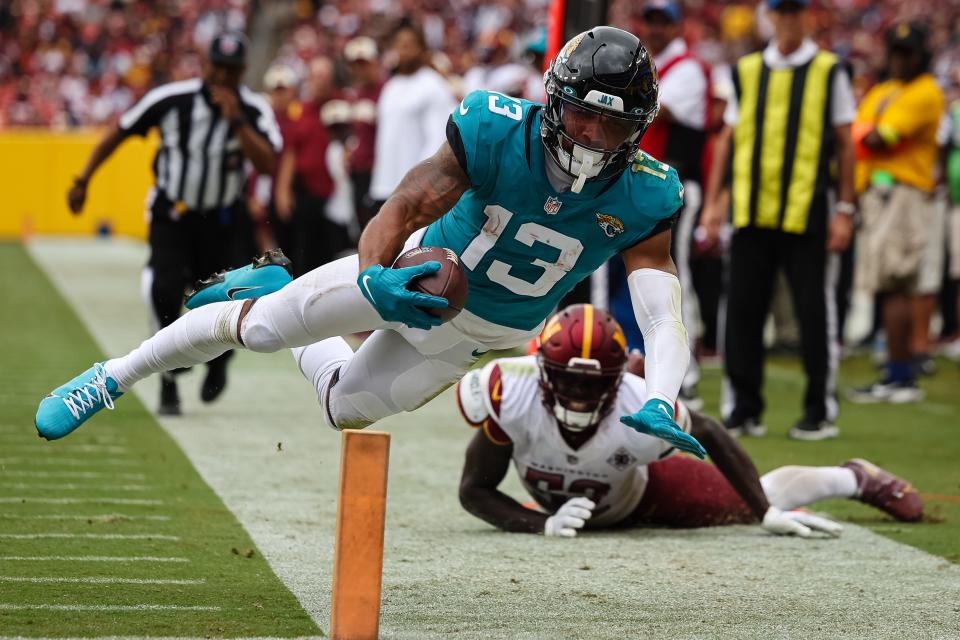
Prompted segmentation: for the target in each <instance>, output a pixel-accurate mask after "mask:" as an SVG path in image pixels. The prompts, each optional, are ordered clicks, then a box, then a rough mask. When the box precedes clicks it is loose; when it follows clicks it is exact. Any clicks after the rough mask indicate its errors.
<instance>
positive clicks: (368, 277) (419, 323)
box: [357, 260, 449, 329]
mask: <svg viewBox="0 0 960 640" xmlns="http://www.w3.org/2000/svg"><path fill="white" fill-rule="evenodd" d="M439 270H440V263H439V262H437V261H435V260H431V261H430V262H424V263H423V264H418V265H417V266H415V267H402V268H400V269H391V268H387V267H384V266H383V265H380V264H375V265H372V266H369V267H367V268H366V269H364V270H363V271H361V272H360V277H358V278H357V284H358V285H360V291H362V292H363V297H365V298H366V299H367V302H369V303H370V304H372V305H373V308H374V309H376V310H377V313H379V314H380V317H381V318H383V319H384V320H386V321H387V322H402V323H403V324H405V325H407V326H408V327H413V328H414V329H429V328H430V327H436V326H439V325H440V318H438V317H437V316H435V315H432V314H430V313H427V312H426V311H424V309H441V308H443V307H446V306H447V305H448V304H449V303H448V302H447V300H446V298H439V297H437V296H430V295H427V294H425V293H420V292H419V291H411V290H410V289H407V285H408V284H410V282H411V281H412V280H414V279H415V278H419V277H420V276H425V275H430V274H431V273H436V272H437V271H439Z"/></svg>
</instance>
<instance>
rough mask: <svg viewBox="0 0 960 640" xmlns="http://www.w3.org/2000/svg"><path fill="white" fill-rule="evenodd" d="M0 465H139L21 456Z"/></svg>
mask: <svg viewBox="0 0 960 640" xmlns="http://www.w3.org/2000/svg"><path fill="white" fill-rule="evenodd" d="M0 464H28V465H30V466H33V465H37V464H49V465H58V466H68V467H82V466H93V467H100V466H103V465H108V466H110V465H113V466H118V467H119V466H135V465H138V464H140V461H138V460H120V459H117V458H106V459H103V460H98V459H96V458H59V457H50V458H25V457H22V456H17V457H13V458H0Z"/></svg>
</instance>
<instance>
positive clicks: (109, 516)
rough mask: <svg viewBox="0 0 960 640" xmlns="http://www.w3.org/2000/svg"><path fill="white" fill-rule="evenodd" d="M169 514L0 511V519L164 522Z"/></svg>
mask: <svg viewBox="0 0 960 640" xmlns="http://www.w3.org/2000/svg"><path fill="white" fill-rule="evenodd" d="M170 519H171V518H170V516H149V515H148V516H131V515H127V514H123V513H101V514H97V515H94V516H83V515H67V514H63V513H41V514H36V515H30V514H19V513H0V520H93V521H94V522H98V521H106V520H154V521H158V522H166V521H168V520H170Z"/></svg>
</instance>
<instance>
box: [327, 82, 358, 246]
mask: <svg viewBox="0 0 960 640" xmlns="http://www.w3.org/2000/svg"><path fill="white" fill-rule="evenodd" d="M320 121H321V122H323V126H325V127H326V128H327V134H328V135H329V136H330V144H329V145H328V146H327V170H328V171H329V172H330V178H331V179H332V180H333V193H332V194H331V195H330V198H329V199H328V200H327V208H326V210H325V212H324V213H325V214H326V216H327V220H329V221H330V223H331V224H333V225H335V226H336V227H337V228H338V229H337V234H338V237H340V238H349V240H350V242H349V243H344V244H343V245H342V246H341V247H339V249H337V252H338V253H342V252H344V251H346V250H347V249H350V248H352V247H356V241H357V240H358V239H359V237H360V229H359V225H358V224H357V214H356V209H355V208H354V199H353V183H352V182H351V180H350V172H349V166H348V160H347V145H348V144H349V141H350V139H351V138H352V136H353V133H352V130H353V110H352V109H351V107H350V103H349V102H348V101H346V100H329V101H327V103H326V104H325V105H323V109H321V110H320Z"/></svg>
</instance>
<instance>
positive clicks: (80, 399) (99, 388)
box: [34, 362, 123, 440]
mask: <svg viewBox="0 0 960 640" xmlns="http://www.w3.org/2000/svg"><path fill="white" fill-rule="evenodd" d="M122 395H123V392H122V391H118V390H117V381H116V380H114V379H113V378H111V377H109V376H107V372H106V371H105V370H104V368H103V364H102V363H100V362H97V363H96V364H94V365H93V366H92V367H90V368H89V369H87V370H86V371H84V372H83V373H81V374H80V375H78V376H77V377H76V378H74V379H73V380H71V381H70V382H68V383H67V384H65V385H63V386H61V387H57V388H56V389H54V390H53V392H52V393H51V394H50V395H48V396H47V397H46V398H44V399H43V400H41V401H40V406H39V407H38V408H37V417H36V418H35V419H34V424H35V425H36V427H37V433H39V434H40V437H41V438H46V439H47V440H56V439H58V438H62V437H64V436H66V435H69V434H70V433H73V431H75V430H76V429H77V428H78V427H79V426H80V425H82V424H83V423H84V422H86V421H87V420H88V419H89V418H90V416H92V415H93V414H95V413H96V412H97V411H100V409H103V408H104V407H106V408H107V409H113V401H114V400H116V399H117V398H119V397H120V396H122Z"/></svg>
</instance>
